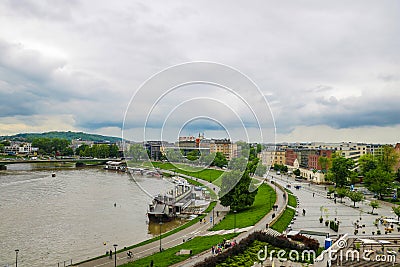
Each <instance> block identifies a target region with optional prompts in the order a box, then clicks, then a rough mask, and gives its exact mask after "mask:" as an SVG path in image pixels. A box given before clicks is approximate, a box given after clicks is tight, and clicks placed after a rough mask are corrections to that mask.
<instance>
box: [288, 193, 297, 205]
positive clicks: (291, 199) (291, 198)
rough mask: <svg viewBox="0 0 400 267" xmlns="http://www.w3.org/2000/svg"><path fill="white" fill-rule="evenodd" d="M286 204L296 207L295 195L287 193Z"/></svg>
mask: <svg viewBox="0 0 400 267" xmlns="http://www.w3.org/2000/svg"><path fill="white" fill-rule="evenodd" d="M288 205H289V206H291V207H293V208H296V207H297V200H296V197H295V196H293V195H291V194H288Z"/></svg>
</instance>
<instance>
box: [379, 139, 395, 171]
mask: <svg viewBox="0 0 400 267" xmlns="http://www.w3.org/2000/svg"><path fill="white" fill-rule="evenodd" d="M398 159H399V155H398V153H397V152H396V150H395V149H394V147H392V146H389V145H385V146H383V147H382V155H381V156H379V157H378V165H379V166H380V167H381V168H382V169H383V170H384V171H386V172H390V173H391V172H393V171H394V166H395V165H396V164H397V162H398Z"/></svg>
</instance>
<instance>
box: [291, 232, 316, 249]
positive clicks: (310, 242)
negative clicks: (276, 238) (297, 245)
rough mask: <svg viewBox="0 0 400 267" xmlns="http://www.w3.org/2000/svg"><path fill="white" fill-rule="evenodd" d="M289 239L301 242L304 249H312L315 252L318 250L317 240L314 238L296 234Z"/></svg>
mask: <svg viewBox="0 0 400 267" xmlns="http://www.w3.org/2000/svg"><path fill="white" fill-rule="evenodd" d="M291 239H292V240H294V241H299V242H301V243H303V244H304V246H305V249H306V250H314V251H315V252H317V251H318V248H319V242H318V241H317V240H316V239H313V238H310V237H307V236H304V235H301V234H297V235H295V236H293V237H292V238H291Z"/></svg>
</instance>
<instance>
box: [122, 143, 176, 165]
mask: <svg viewBox="0 0 400 267" xmlns="http://www.w3.org/2000/svg"><path fill="white" fill-rule="evenodd" d="M167 151H168V150H167ZM125 153H126V156H127V157H130V158H132V161H135V162H138V161H143V160H148V155H147V152H146V149H145V148H144V147H143V145H142V144H131V145H130V147H129V150H128V151H127V152H125Z"/></svg>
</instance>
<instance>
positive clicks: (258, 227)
mask: <svg viewBox="0 0 400 267" xmlns="http://www.w3.org/2000/svg"><path fill="white" fill-rule="evenodd" d="M269 186H271V187H272V186H273V185H272V184H269ZM276 192H277V193H276V196H277V201H276V203H275V204H276V205H278V210H277V211H273V210H271V211H270V212H269V213H268V214H267V215H265V216H264V217H263V218H262V219H261V220H260V221H259V222H258V223H256V224H255V225H254V226H251V227H248V228H249V229H248V230H247V231H245V232H242V233H241V234H240V235H238V236H237V237H236V238H235V241H236V242H240V241H241V240H242V239H244V238H246V237H247V236H248V235H249V234H251V233H253V232H255V231H265V230H266V225H267V224H268V225H270V224H271V221H272V220H273V218H272V217H273V216H272V215H273V214H274V215H276V214H279V213H281V212H283V211H284V210H285V207H286V205H285V203H286V199H285V198H284V197H283V193H284V192H283V191H281V189H280V188H279V187H277V191H276ZM271 230H272V229H271ZM212 256H213V255H212V252H211V250H207V251H204V252H203V253H200V254H198V255H195V256H193V257H190V258H189V259H187V260H185V261H182V262H179V263H177V264H174V265H172V267H178V266H179V267H189V266H193V265H195V264H196V263H198V262H202V261H204V260H205V259H206V258H207V257H212Z"/></svg>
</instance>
